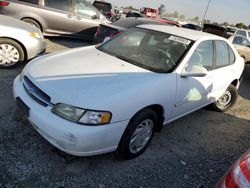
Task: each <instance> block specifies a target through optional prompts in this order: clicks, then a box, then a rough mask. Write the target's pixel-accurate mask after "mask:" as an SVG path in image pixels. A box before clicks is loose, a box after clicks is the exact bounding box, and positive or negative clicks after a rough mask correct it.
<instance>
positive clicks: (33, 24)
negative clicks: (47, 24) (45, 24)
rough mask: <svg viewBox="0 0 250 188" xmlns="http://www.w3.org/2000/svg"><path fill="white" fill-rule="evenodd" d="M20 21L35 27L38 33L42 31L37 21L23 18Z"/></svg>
mask: <svg viewBox="0 0 250 188" xmlns="http://www.w3.org/2000/svg"><path fill="white" fill-rule="evenodd" d="M22 21H24V22H26V23H28V24H30V25H32V26H34V27H36V28H37V29H39V30H40V31H42V28H41V26H40V24H39V23H38V22H37V21H35V20H33V19H30V18H24V19H22Z"/></svg>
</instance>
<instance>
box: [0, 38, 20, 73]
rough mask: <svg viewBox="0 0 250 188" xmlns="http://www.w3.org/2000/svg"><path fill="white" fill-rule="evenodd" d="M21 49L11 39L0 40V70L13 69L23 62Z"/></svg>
mask: <svg viewBox="0 0 250 188" xmlns="http://www.w3.org/2000/svg"><path fill="white" fill-rule="evenodd" d="M24 59H25V57H24V51H23V48H22V47H21V46H20V45H19V44H18V43H17V42H16V41H13V40H11V39H0V68H11V67H14V66H15V65H16V64H17V63H18V62H21V61H24Z"/></svg>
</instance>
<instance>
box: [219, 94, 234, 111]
mask: <svg viewBox="0 0 250 188" xmlns="http://www.w3.org/2000/svg"><path fill="white" fill-rule="evenodd" d="M231 99H232V94H231V93H230V92H229V91H226V92H225V93H224V95H223V96H222V97H221V98H220V99H219V100H218V101H216V105H217V106H218V107H219V108H220V109H225V108H227V107H228V106H229V105H230V101H231Z"/></svg>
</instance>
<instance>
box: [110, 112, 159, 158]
mask: <svg viewBox="0 0 250 188" xmlns="http://www.w3.org/2000/svg"><path fill="white" fill-rule="evenodd" d="M149 120H150V122H153V127H152V132H151V136H149V137H150V138H149V139H147V140H148V141H145V142H146V144H145V145H144V146H143V147H142V149H140V150H139V151H138V152H132V151H131V149H130V148H131V147H130V144H131V140H132V136H134V135H133V134H134V133H135V130H138V129H139V127H140V126H141V125H142V124H143V122H145V121H149ZM157 123H158V118H157V115H156V113H155V112H154V111H153V110H151V109H144V110H141V111H140V112H138V113H137V114H136V115H135V116H134V117H133V118H132V119H131V120H130V122H129V124H128V126H127V128H126V130H125V131H124V133H123V135H122V138H121V140H120V143H119V145H118V148H117V150H116V153H115V155H116V157H117V158H118V159H125V160H128V159H133V158H135V157H138V156H139V155H141V154H142V153H143V152H144V151H145V150H146V148H147V147H148V145H149V143H150V141H151V139H152V138H153V136H154V133H155V129H156V125H157ZM133 138H135V137H133Z"/></svg>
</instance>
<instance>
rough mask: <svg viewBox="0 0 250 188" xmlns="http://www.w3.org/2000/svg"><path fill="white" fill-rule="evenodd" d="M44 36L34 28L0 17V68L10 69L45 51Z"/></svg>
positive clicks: (6, 17)
mask: <svg viewBox="0 0 250 188" xmlns="http://www.w3.org/2000/svg"><path fill="white" fill-rule="evenodd" d="M45 48H46V44H45V40H44V38H43V34H42V33H41V31H39V30H38V29H37V28H35V27H34V26H31V25H29V24H27V23H24V22H22V21H20V20H17V19H14V18H11V17H8V16H3V15H0V68H10V67H13V66H15V65H17V64H18V63H19V62H22V61H25V60H29V59H32V58H34V57H35V56H37V55H38V54H40V53H42V52H44V51H45Z"/></svg>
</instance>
